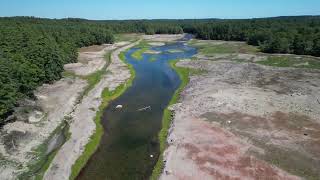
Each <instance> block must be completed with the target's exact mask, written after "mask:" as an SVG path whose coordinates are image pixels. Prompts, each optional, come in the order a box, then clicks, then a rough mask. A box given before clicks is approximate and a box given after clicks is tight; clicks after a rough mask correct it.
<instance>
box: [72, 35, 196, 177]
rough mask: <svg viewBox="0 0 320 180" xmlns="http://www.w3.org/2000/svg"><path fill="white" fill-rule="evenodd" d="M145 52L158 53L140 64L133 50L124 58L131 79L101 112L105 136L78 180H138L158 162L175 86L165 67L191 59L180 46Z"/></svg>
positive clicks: (182, 44)
mask: <svg viewBox="0 0 320 180" xmlns="http://www.w3.org/2000/svg"><path fill="white" fill-rule="evenodd" d="M151 49H152V50H156V51H160V52H161V53H160V54H157V55H154V54H143V60H140V61H137V60H135V59H134V58H133V57H132V56H131V54H132V53H134V52H135V51H136V50H138V49H137V48H132V49H130V50H129V51H128V52H127V53H126V59H127V61H128V62H129V63H130V64H132V65H133V67H134V69H135V71H136V78H135V79H134V81H133V84H132V86H131V87H130V88H129V89H127V91H126V92H125V93H124V94H122V95H121V96H120V97H119V98H117V99H116V100H115V101H113V102H111V103H110V105H109V106H108V108H106V109H105V112H104V115H103V119H102V124H103V126H104V129H105V133H104V135H103V137H102V140H101V143H100V146H99V148H98V150H97V152H96V153H95V154H94V155H93V156H92V157H91V159H90V161H89V162H88V164H87V165H86V167H85V168H84V169H83V170H82V172H81V173H80V175H79V177H78V178H77V179H78V180H106V179H108V180H118V179H119V180H125V179H130V180H135V179H137V180H143V179H148V178H149V176H150V175H151V173H152V169H153V167H154V165H155V163H156V162H157V159H158V156H159V142H158V133H159V131H160V129H161V120H162V115H163V111H164V109H165V108H166V106H167V105H168V103H169V101H170V99H171V97H172V95H173V94H174V91H175V90H176V89H177V88H178V87H179V84H180V79H179V77H178V75H177V73H176V72H175V71H174V70H173V69H172V68H171V67H170V66H169V64H168V61H170V60H173V59H180V58H190V57H191V56H193V55H194V54H195V53H196V49H194V48H192V47H190V46H187V45H185V42H183V41H181V42H177V43H173V44H167V45H164V46H160V47H153V48H151ZM170 50H179V51H180V52H178V51H171V52H170ZM117 105H123V109H121V110H116V109H115V107H116V106H117ZM146 106H151V110H147V111H137V110H138V109H140V108H143V107H146ZM151 156H153V157H151Z"/></svg>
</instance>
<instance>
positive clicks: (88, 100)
mask: <svg viewBox="0 0 320 180" xmlns="http://www.w3.org/2000/svg"><path fill="white" fill-rule="evenodd" d="M136 44H137V43H132V44H130V45H127V46H125V47H122V48H119V49H117V50H115V51H114V52H113V53H112V55H111V63H110V65H109V66H108V68H107V71H108V73H107V74H105V75H104V76H103V77H102V79H101V80H100V82H99V83H98V84H97V85H96V86H95V87H94V88H93V89H92V90H91V91H90V92H89V93H88V95H87V96H85V97H84V98H83V100H82V101H81V103H80V104H79V105H78V106H77V107H76V109H75V111H74V113H73V114H72V116H71V123H70V129H69V130H70V133H71V136H70V139H69V140H68V141H67V142H65V144H64V145H63V146H62V147H61V148H60V150H59V151H58V153H57V155H56V156H55V158H54V159H53V161H52V163H51V165H50V167H49V169H48V170H47V172H46V173H45V176H44V179H68V178H69V176H70V174H71V168H72V165H73V164H74V163H75V162H76V160H77V159H78V158H79V157H80V155H81V154H82V153H83V151H84V147H85V145H86V144H87V143H88V142H89V140H90V137H91V136H92V134H93V133H94V131H95V128H96V125H95V122H94V117H95V116H96V113H97V111H98V108H99V106H100V104H101V100H102V99H101V93H102V91H103V90H104V89H105V88H108V89H109V90H110V91H112V90H115V89H116V87H118V86H119V85H121V84H123V83H125V82H126V81H127V80H128V79H129V78H130V71H129V69H128V68H127V65H126V64H125V63H124V62H122V61H121V60H120V59H119V54H120V53H121V52H122V51H125V50H126V49H128V48H131V47H133V46H134V45H136Z"/></svg>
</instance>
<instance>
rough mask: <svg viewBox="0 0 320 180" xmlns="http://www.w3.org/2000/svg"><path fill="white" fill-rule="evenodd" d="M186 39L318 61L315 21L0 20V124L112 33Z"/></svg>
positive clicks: (319, 27)
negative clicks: (82, 51)
mask: <svg viewBox="0 0 320 180" xmlns="http://www.w3.org/2000/svg"><path fill="white" fill-rule="evenodd" d="M183 32H185V33H191V34H194V35H195V36H196V37H197V38H200V39H215V40H227V41H229V40H235V41H247V42H248V44H251V45H255V46H259V47H260V49H261V50H262V51H263V52H268V53H294V54H306V55H314V56H320V17H319V16H301V17H278V18H264V19H248V20H220V19H204V20H127V21H90V20H85V19H60V20H58V19H40V18H34V17H10V18H0V87H1V88H0V122H3V121H4V119H5V118H6V116H7V115H8V114H10V112H11V111H12V109H13V107H15V106H16V105H17V103H18V101H19V100H20V99H22V98H25V97H32V95H33V94H32V92H33V90H34V89H35V88H37V87H38V86H39V85H41V84H43V83H50V82H53V81H55V80H57V79H59V78H61V72H62V71H63V65H64V64H66V63H72V62H76V60H77V49H78V48H79V47H83V46H89V45H93V44H102V43H113V41H114V36H113V35H114V34H115V33H146V34H178V33H183Z"/></svg>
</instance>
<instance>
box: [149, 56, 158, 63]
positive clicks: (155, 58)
mask: <svg viewBox="0 0 320 180" xmlns="http://www.w3.org/2000/svg"><path fill="white" fill-rule="evenodd" d="M156 60H157V56H151V57H150V59H149V62H155V61H156Z"/></svg>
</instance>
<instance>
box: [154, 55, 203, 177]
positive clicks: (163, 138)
mask: <svg viewBox="0 0 320 180" xmlns="http://www.w3.org/2000/svg"><path fill="white" fill-rule="evenodd" d="M177 62H178V60H173V61H170V66H171V67H172V68H173V69H174V70H175V71H176V72H177V73H178V75H179V77H180V80H181V84H180V86H179V88H178V89H177V90H176V91H175V93H174V95H173V96H172V99H171V101H170V103H169V105H168V107H169V106H170V105H173V104H175V103H177V102H178V100H179V97H180V94H181V92H182V91H183V89H184V88H185V87H186V86H187V84H188V83H189V81H190V78H189V76H190V75H191V74H197V73H200V72H201V70H195V69H190V68H183V67H177V66H176V63H177ZM201 73H203V72H201ZM172 116H173V112H172V111H170V110H169V109H168V108H166V109H165V110H164V113H163V117H162V128H161V130H160V132H159V135H158V136H159V143H160V155H159V159H158V161H157V163H156V165H155V167H154V169H153V172H152V175H151V177H150V179H152V180H157V179H158V178H159V177H160V175H161V173H162V170H163V168H164V162H163V153H164V151H165V149H166V148H167V137H168V131H169V128H170V125H171V121H172Z"/></svg>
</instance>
